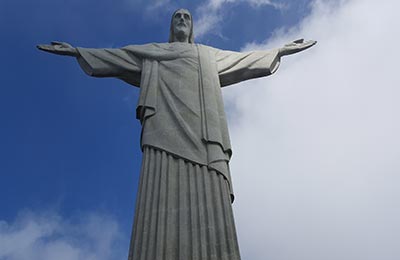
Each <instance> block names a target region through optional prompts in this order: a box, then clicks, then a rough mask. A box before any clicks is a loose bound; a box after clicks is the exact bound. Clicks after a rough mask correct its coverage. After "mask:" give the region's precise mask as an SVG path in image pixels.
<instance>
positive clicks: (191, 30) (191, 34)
mask: <svg viewBox="0 0 400 260" xmlns="http://www.w3.org/2000/svg"><path fill="white" fill-rule="evenodd" d="M180 10H185V11H187V12H188V13H189V15H190V21H191V23H190V34H189V43H194V36H193V17H192V14H191V13H190V12H189V11H188V10H187V9H182V8H179V9H178V10H176V11H175V12H174V13H173V14H172V17H171V26H170V28H169V40H168V42H173V41H174V26H173V20H174V16H175V14H176V12H178V11H180Z"/></svg>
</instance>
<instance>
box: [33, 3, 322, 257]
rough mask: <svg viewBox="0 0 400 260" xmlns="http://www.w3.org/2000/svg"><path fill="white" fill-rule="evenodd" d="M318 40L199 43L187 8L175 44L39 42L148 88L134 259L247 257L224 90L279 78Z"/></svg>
mask: <svg viewBox="0 0 400 260" xmlns="http://www.w3.org/2000/svg"><path fill="white" fill-rule="evenodd" d="M315 43H316V42H315V41H308V42H304V41H303V40H302V39H301V40H297V41H294V42H292V43H289V44H287V45H285V46H283V47H282V48H278V49H274V50H270V51H251V52H243V53H241V52H233V51H226V50H220V49H216V48H213V47H210V46H205V45H201V44H195V43H194V40H193V23H192V16H191V14H190V13H189V12H188V11H187V10H185V9H179V10H177V11H175V13H174V14H173V16H172V19H171V28H170V37H169V42H168V43H150V44H145V45H129V46H126V47H123V48H119V49H91V48H74V47H72V46H71V45H70V44H68V43H62V42H52V44H51V45H39V46H38V48H39V49H40V50H43V51H46V52H50V53H54V54H59V55H66V56H73V57H76V58H77V60H78V62H79V64H80V66H81V68H82V69H83V70H84V71H85V72H86V73H87V74H88V75H90V76H93V77H114V78H119V79H121V80H123V81H125V82H127V83H128V84H131V85H133V86H136V87H139V90H140V96H139V100H138V104H137V109H136V117H137V119H138V120H140V122H141V124H142V134H141V149H142V151H143V161H142V168H141V175H140V184H139V190H138V196H137V201H136V210H135V219H134V225H133V231H132V237H131V243H130V250H129V257H128V259H129V260H188V259H192V260H240V253H239V246H238V242H237V237H236V231H235V223H234V218H233V213H232V207H231V203H232V202H233V200H234V195H233V188H232V180H231V175H230V171H229V160H230V158H231V155H232V147H231V144H230V140H229V133H228V127H227V122H226V116H225V111H224V105H223V100H222V93H221V89H222V87H226V86H229V85H232V84H235V83H238V82H241V81H244V80H248V79H252V78H258V77H263V76H268V75H271V74H272V73H274V72H275V71H276V70H277V68H278V67H279V64H280V59H281V57H282V56H284V55H290V54H293V53H296V52H299V51H302V50H305V49H307V48H310V47H311V46H313V45H314V44H315Z"/></svg>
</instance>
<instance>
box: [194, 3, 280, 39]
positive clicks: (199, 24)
mask: <svg viewBox="0 0 400 260" xmlns="http://www.w3.org/2000/svg"><path fill="white" fill-rule="evenodd" d="M236 2H245V3H248V4H250V5H251V6H253V7H260V6H264V5H269V6H273V7H275V8H277V9H280V8H283V7H284V5H282V4H279V3H276V2H274V1H270V0H208V1H206V3H205V4H203V5H201V6H200V7H199V8H198V9H197V10H196V13H197V16H198V17H199V18H198V19H197V21H196V25H195V28H194V30H195V36H196V37H199V38H200V37H202V36H203V35H205V34H206V33H209V32H212V31H213V32H214V33H215V32H218V30H219V28H218V24H219V22H221V21H222V20H223V18H224V16H223V13H222V12H221V10H223V7H226V6H227V5H228V4H232V3H236Z"/></svg>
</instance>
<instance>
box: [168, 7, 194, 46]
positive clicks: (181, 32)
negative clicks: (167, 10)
mask: <svg viewBox="0 0 400 260" xmlns="http://www.w3.org/2000/svg"><path fill="white" fill-rule="evenodd" d="M191 17H192V16H191V15H190V13H189V11H188V10H185V9H179V10H178V11H176V12H175V14H174V17H172V28H173V32H174V35H175V38H176V39H179V38H185V39H186V38H187V40H188V39H189V35H190V31H191V28H192V18H191Z"/></svg>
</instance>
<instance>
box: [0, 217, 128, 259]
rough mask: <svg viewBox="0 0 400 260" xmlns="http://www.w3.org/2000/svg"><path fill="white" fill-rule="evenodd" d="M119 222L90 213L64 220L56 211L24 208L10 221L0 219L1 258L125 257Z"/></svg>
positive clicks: (125, 252)
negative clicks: (25, 209)
mask: <svg viewBox="0 0 400 260" xmlns="http://www.w3.org/2000/svg"><path fill="white" fill-rule="evenodd" d="M121 239H122V235H121V232H120V230H119V226H118V223H117V222H116V221H115V220H114V219H113V218H112V217H110V216H106V215H103V214H96V213H90V214H86V215H82V216H80V217H79V218H74V219H65V218H63V217H61V216H60V215H57V214H55V213H49V212H47V213H40V214H38V213H33V212H31V211H25V212H23V213H21V214H20V215H19V217H18V218H17V219H16V220H15V221H13V222H6V221H0V259H2V260H3V259H4V260H55V259H57V260H64V259H65V260H111V259H113V260H116V259H121V260H122V259H125V258H126V255H127V251H126V248H125V247H124V246H125V245H126V246H127V242H125V243H124V244H122V245H121Z"/></svg>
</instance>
